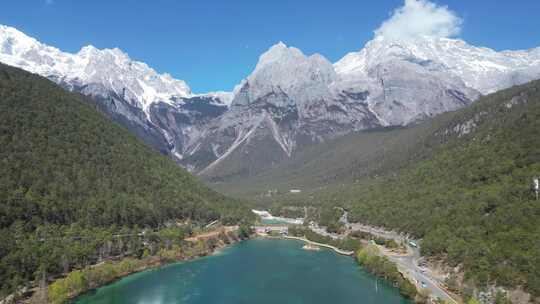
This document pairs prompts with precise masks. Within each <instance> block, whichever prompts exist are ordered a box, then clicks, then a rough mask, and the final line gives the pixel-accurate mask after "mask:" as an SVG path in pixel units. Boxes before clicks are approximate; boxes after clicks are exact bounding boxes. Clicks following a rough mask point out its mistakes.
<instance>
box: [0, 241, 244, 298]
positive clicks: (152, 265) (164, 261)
mask: <svg viewBox="0 0 540 304" xmlns="http://www.w3.org/2000/svg"><path fill="white" fill-rule="evenodd" d="M212 238H213V237H212ZM249 239H250V238H248V239H247V240H249ZM242 241H244V239H235V238H229V242H228V243H225V242H222V243H220V244H219V245H217V246H216V247H214V248H212V249H208V250H206V251H204V252H201V253H197V254H194V255H193V256H189V257H186V256H184V257H180V256H177V257H175V258H173V259H169V258H163V257H161V256H159V255H153V256H150V257H147V258H144V259H136V258H134V257H125V258H123V259H121V260H118V261H102V262H100V263H97V264H93V265H89V266H87V267H86V268H84V269H82V270H89V269H92V268H97V267H99V266H100V265H102V264H104V263H108V264H112V265H115V266H117V265H119V264H120V263H122V262H123V261H126V260H129V259H133V260H136V261H139V262H141V263H143V265H141V266H139V267H136V268H134V269H133V270H132V271H126V272H121V273H118V274H117V275H116V276H115V277H113V278H111V279H110V280H106V281H104V282H100V283H98V284H97V285H95V286H91V287H89V288H88V289H86V290H84V291H80V292H74V293H71V294H68V296H67V300H66V301H65V302H64V303H76V300H77V298H79V297H81V296H83V295H85V294H87V293H90V292H93V291H96V290H97V289H99V288H102V287H105V286H108V285H110V284H113V283H115V282H118V281H119V280H122V279H124V278H126V277H128V276H130V275H134V274H137V273H142V272H145V271H152V270H156V269H159V268H161V267H167V266H171V265H174V264H177V263H184V262H191V261H195V260H197V259H200V258H204V257H209V256H213V255H217V254H219V253H220V252H222V251H223V250H224V249H225V248H228V247H231V246H233V245H237V244H239V243H240V242H242ZM82 270H77V269H73V270H72V271H70V272H69V273H68V274H67V275H66V276H63V277H59V278H57V279H56V280H54V281H52V282H51V283H49V284H48V285H47V287H46V288H47V291H48V290H49V288H50V286H51V285H53V284H54V283H56V282H58V281H60V280H63V279H65V278H66V277H67V276H68V275H69V274H70V273H72V272H73V271H82ZM31 291H32V294H31V295H30V296H28V297H25V298H22V299H19V300H18V301H17V302H16V303H23V304H30V303H36V302H35V300H36V298H35V297H39V295H38V293H40V292H42V291H43V290H42V288H40V287H34V288H32V289H31ZM47 293H48V292H47ZM19 301H20V302H19ZM0 303H1V302H0ZM38 303H39V300H38ZM47 303H49V299H47Z"/></svg>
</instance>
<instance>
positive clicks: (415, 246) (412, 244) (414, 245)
mask: <svg viewBox="0 0 540 304" xmlns="http://www.w3.org/2000/svg"><path fill="white" fill-rule="evenodd" d="M409 245H410V246H411V247H414V248H418V245H417V244H416V243H415V242H413V241H409Z"/></svg>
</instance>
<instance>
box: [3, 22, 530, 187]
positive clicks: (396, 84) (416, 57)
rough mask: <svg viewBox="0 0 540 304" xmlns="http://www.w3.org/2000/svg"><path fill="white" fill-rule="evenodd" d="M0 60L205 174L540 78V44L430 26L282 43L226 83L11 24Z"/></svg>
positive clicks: (244, 170) (274, 159) (259, 162)
mask: <svg viewBox="0 0 540 304" xmlns="http://www.w3.org/2000/svg"><path fill="white" fill-rule="evenodd" d="M0 62H3V63H6V64H9V65H13V66H17V67H20V68H23V69H26V70H28V71H30V72H34V73H38V74H41V75H43V76H46V77H48V78H49V79H51V80H53V81H55V82H57V83H58V84H60V85H62V86H63V87H65V88H66V89H68V90H72V91H77V92H81V93H82V94H85V95H89V96H92V97H93V98H94V101H93V102H94V103H95V104H96V105H97V106H99V107H100V108H102V109H103V110H104V111H105V112H106V113H108V114H109V115H110V116H111V118H112V119H114V120H116V121H117V122H119V123H120V124H122V125H124V126H126V127H127V128H128V129H129V130H131V131H132V132H133V133H134V134H136V135H137V136H139V137H140V138H142V139H143V140H145V141H146V142H147V143H149V144H151V145H152V146H153V147H155V148H156V149H157V150H159V151H161V152H163V153H165V154H168V155H170V156H171V157H173V158H174V159H176V160H177V161H178V162H179V163H181V164H182V165H183V166H185V167H186V168H188V169H190V170H191V171H193V172H199V173H201V174H203V175H207V176H210V177H212V178H219V177H220V176H221V177H224V176H235V175H243V174H250V173H251V172H253V171H257V170H264V169H265V168H268V167H271V166H273V165H274V164H277V163H279V162H281V161H282V160H283V159H285V158H289V157H293V156H294V153H295V151H297V150H298V149H299V148H301V147H302V146H305V145H309V144H313V143H318V142H321V141H324V140H326V139H328V138H333V137H336V136H340V135H343V134H346V133H349V132H352V131H356V130H363V129H369V128H375V127H381V126H403V125H407V124H411V123H414V122H416V121H419V120H422V119H425V118H426V117H430V116H433V115H436V114H439V113H442V112H446V111H452V110H456V109H458V108H460V107H463V106H464V105H467V104H469V103H471V102H473V101H474V100H475V99H476V98H478V97H479V96H480V95H481V94H487V93H491V92H494V91H496V90H499V89H502V88H506V87H509V86H512V85H515V84H521V83H524V82H527V81H530V80H533V79H537V78H540V48H537V49H532V50H527V51H504V52H496V51H493V50H491V49H487V48H479V47H474V46H471V45H469V44H467V43H466V42H464V41H462V40H457V39H448V38H433V37H416V38H415V39H413V40H410V39H409V40H406V41H397V40H392V39H385V38H384V37H382V36H377V37H376V38H374V39H373V40H372V41H370V42H368V43H367V44H366V46H365V47H364V48H363V49H362V50H360V51H359V52H353V53H349V54H347V55H346V56H345V57H343V59H341V60H339V61H338V62H336V63H334V64H332V63H330V62H329V61H328V60H326V59H325V58H324V57H323V56H321V55H319V54H314V55H311V56H306V55H304V54H303V53H302V52H301V51H300V50H298V49H296V48H293V47H287V46H286V45H285V44H283V43H278V44H276V45H274V46H272V47H271V48H270V49H269V50H268V51H267V52H266V53H264V54H263V55H261V57H260V59H259V62H258V64H257V66H256V68H255V69H254V71H253V72H252V73H251V74H250V75H249V76H248V77H247V78H246V79H244V80H243V81H242V82H241V83H240V84H239V85H238V86H237V87H236V88H235V90H234V91H233V92H215V93H207V94H201V95H196V94H193V93H192V92H191V90H190V88H189V87H188V85H187V84H186V83H185V82H184V81H182V80H177V79H174V78H172V77H171V76H170V75H167V74H158V73H157V72H156V71H155V70H153V69H152V68H150V67H148V66H147V65H146V64H144V63H142V62H137V61H134V60H132V59H131V58H130V57H129V56H128V55H127V54H125V53H123V52H122V51H120V50H119V49H104V50H99V49H96V48H94V47H92V46H87V47H84V48H82V49H81V50H80V51H79V52H78V53H75V54H70V53H66V52H62V51H60V50H58V49H56V48H54V47H50V46H47V45H45V44H42V43H40V42H39V41H37V40H35V39H34V38H31V37H28V36H26V35H25V34H23V33H21V32H19V31H17V30H16V29H14V28H11V27H7V26H0Z"/></svg>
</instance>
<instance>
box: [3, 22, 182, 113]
mask: <svg viewBox="0 0 540 304" xmlns="http://www.w3.org/2000/svg"><path fill="white" fill-rule="evenodd" d="M0 61H2V62H4V63H6V64H10V65H14V66H17V67H21V68H23V69H25V70H27V71H30V72H33V73H37V74H40V75H44V76H46V77H49V78H52V79H57V80H58V81H62V82H64V83H66V84H69V85H73V86H93V87H95V88H92V90H90V91H89V92H88V93H91V94H101V93H105V92H106V91H113V92H114V93H116V94H117V95H118V96H123V98H125V99H126V100H128V101H130V102H131V104H132V105H134V106H137V107H139V108H141V109H143V110H147V109H148V107H149V106H150V104H152V103H153V102H157V101H161V102H169V103H170V102H171V100H172V98H175V97H176V98H178V97H189V96H191V95H192V94H191V90H190V88H189V87H188V85H187V84H186V83H185V82H184V81H182V80H176V79H174V78H172V77H171V76H170V75H168V74H158V73H157V72H156V71H155V70H153V69H152V68H150V67H149V66H148V65H146V64H145V63H142V62H138V61H134V60H132V59H131V58H129V56H128V55H127V54H125V53H123V52H122V51H121V50H119V49H117V48H114V49H104V50H98V49H96V48H95V47H93V46H91V45H89V46H85V47H83V48H82V49H81V50H80V51H79V52H78V53H76V54H70V53H66V52H62V51H60V50H59V49H57V48H54V47H50V46H47V45H45V44H42V43H40V42H39V41H37V40H35V39H34V38H31V37H28V36H26V35H25V34H23V33H22V32H20V31H18V30H16V29H14V28H12V27H7V26H2V25H0Z"/></svg>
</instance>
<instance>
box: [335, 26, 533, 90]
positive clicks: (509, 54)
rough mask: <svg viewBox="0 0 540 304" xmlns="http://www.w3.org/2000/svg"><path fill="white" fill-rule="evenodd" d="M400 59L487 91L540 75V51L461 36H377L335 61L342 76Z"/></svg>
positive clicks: (349, 76) (366, 70) (357, 73)
mask: <svg viewBox="0 0 540 304" xmlns="http://www.w3.org/2000/svg"><path fill="white" fill-rule="evenodd" d="M391 60H401V61H408V62H411V63H415V64H418V65H431V67H432V68H436V69H439V71H443V70H444V71H445V72H447V73H449V74H450V75H452V76H454V77H458V78H460V79H462V80H463V82H464V83H465V84H466V85H467V86H468V87H471V88H473V89H476V90H478V91H480V92H482V93H484V94H487V93H491V92H494V91H497V90H499V89H502V88H506V87H509V86H512V85H514V84H519V83H521V82H523V81H521V79H529V80H530V79H535V77H534V75H537V74H540V51H535V50H534V49H533V50H532V51H528V52H527V51H503V52H497V51H495V50H492V49H489V48H485V47H476V46H472V45H470V44H468V43H466V42H465V41H463V40H460V39H452V38H443V37H430V36H418V37H415V39H407V40H397V39H387V38H384V37H381V36H377V37H376V38H375V39H373V40H371V41H369V42H368V43H366V46H365V47H364V48H363V49H362V50H360V51H359V52H353V53H349V54H347V55H346V56H345V57H343V58H342V59H341V60H340V61H338V62H336V63H335V64H334V67H335V69H336V72H337V73H338V74H339V75H340V77H342V78H345V79H348V78H355V77H358V75H366V74H367V73H368V72H369V70H370V69H373V68H374V67H375V66H377V65H380V64H383V63H385V62H389V61H391Z"/></svg>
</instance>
